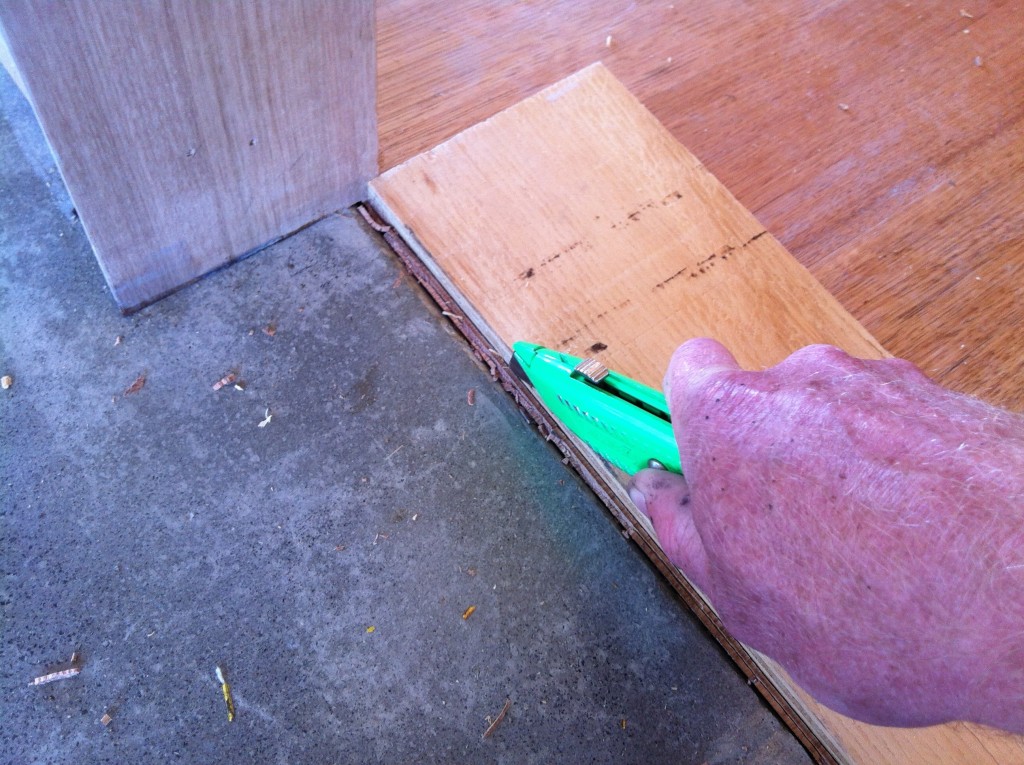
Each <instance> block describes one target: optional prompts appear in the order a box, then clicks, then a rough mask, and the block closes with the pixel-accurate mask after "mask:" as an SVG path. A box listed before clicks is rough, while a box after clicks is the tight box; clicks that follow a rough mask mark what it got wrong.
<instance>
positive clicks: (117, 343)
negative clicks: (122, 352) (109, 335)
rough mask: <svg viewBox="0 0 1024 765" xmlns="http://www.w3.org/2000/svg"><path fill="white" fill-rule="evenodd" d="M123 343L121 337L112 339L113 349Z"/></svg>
mask: <svg viewBox="0 0 1024 765" xmlns="http://www.w3.org/2000/svg"><path fill="white" fill-rule="evenodd" d="M123 342H124V337H123V336H122V335H118V336H117V337H115V338H114V347H115V348H116V347H117V346H119V345H120V344H121V343H123Z"/></svg>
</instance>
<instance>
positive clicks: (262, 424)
mask: <svg viewBox="0 0 1024 765" xmlns="http://www.w3.org/2000/svg"><path fill="white" fill-rule="evenodd" d="M273 417H274V415H272V414H271V413H270V409H267V410H266V412H264V413H263V419H262V420H260V423H259V424H258V425H257V426H256V427H257V428H265V427H267V425H269V424H270V420H271V419H273Z"/></svg>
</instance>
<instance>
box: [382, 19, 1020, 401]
mask: <svg viewBox="0 0 1024 765" xmlns="http://www.w3.org/2000/svg"><path fill="white" fill-rule="evenodd" d="M378 30H379V36H378V46H379V49H378V50H379V53H378V55H379V59H378V60H379V73H380V79H379V83H378V98H379V112H378V113H379V120H380V138H381V155H380V156H381V166H382V167H383V168H388V167H392V166H394V165H396V164H398V163H399V162H401V161H403V160H406V159H408V158H410V157H411V156H413V155H415V154H417V153H419V152H421V151H424V150H426V149H429V148H431V147H433V146H435V145H436V144H438V143H440V142H441V141H443V140H444V139H446V138H449V137H451V136H452V135H454V134H456V133H458V132H459V131H461V130H463V129H465V128H467V127H469V126H470V125H473V124H475V123H477V122H479V121H481V120H483V119H486V118H487V117H489V116H491V115H492V114H494V113H496V112H498V111H499V110H501V109H503V108H506V107H508V106H510V105H512V104H514V103H516V102H518V101H519V100H521V99H522V98H524V97H525V96H528V95H530V94H531V93H534V92H536V91H537V90H539V89H540V88H542V87H545V86H547V85H549V84H551V83H553V82H555V81H556V80H558V79H560V78H562V77H564V76H566V75H568V74H569V73H571V72H573V71H576V70H578V69H580V68H582V67H584V66H586V65H588V64H590V63H592V62H594V61H598V60H601V61H603V62H604V63H605V64H606V65H607V66H608V68H609V69H610V70H611V71H612V73H614V74H615V75H616V76H617V77H618V78H619V79H620V80H622V81H623V82H624V83H625V84H626V85H627V86H628V87H629V89H630V90H631V91H632V92H633V93H634V94H636V95H637V96H638V97H639V99H640V100H641V101H642V102H643V103H644V104H645V105H646V106H647V107H648V108H649V109H651V111H653V113H654V114H655V116H656V117H658V119H659V120H660V121H661V122H662V123H663V124H664V125H665V126H666V127H667V128H668V129H669V131H670V132H671V133H672V135H673V136H674V137H675V138H676V139H677V140H679V141H680V142H681V143H683V144H684V145H686V146H687V147H688V148H689V149H690V150H692V151H693V152H694V154H696V156H698V157H700V158H701V160H702V161H703V162H704V164H705V165H706V166H707V167H708V168H709V169H710V170H711V171H712V173H714V174H715V175H716V176H717V177H718V178H719V179H720V180H721V181H722V182H723V183H724V185H725V186H726V187H727V188H729V189H730V190H731V191H732V192H733V193H734V194H735V195H736V196H737V198H738V199H739V200H740V202H742V203H743V204H744V206H746V207H747V208H749V209H750V210H751V211H752V212H753V213H754V214H755V215H756V216H757V218H758V219H759V220H760V221H761V222H762V223H763V224H764V226H765V227H766V228H767V229H768V230H770V231H771V232H772V233H773V234H774V235H775V236H776V237H778V239H779V240H780V241H781V242H782V244H783V245H784V246H785V247H786V248H787V249H788V250H789V251H790V252H791V253H792V254H793V255H794V256H795V257H796V258H797V259H798V260H799V261H800V262H801V263H803V264H804V265H805V266H807V267H808V268H809V269H810V270H811V272H812V273H813V274H814V275H815V276H816V277H817V278H818V279H820V280H821V281H822V282H823V283H824V285H825V286H826V287H827V288H828V289H829V291H831V292H832V293H833V294H834V295H835V296H836V297H837V298H838V299H839V301H840V302H841V303H842V304H843V305H844V306H846V307H847V308H848V309H849V310H850V311H851V312H852V313H853V314H854V316H856V318H857V319H858V320H859V321H860V322H861V323H862V324H863V325H864V326H865V327H866V328H867V329H868V330H869V331H870V332H871V333H872V334H873V335H874V336H875V337H877V338H878V339H879V340H880V341H881V342H882V343H883V344H884V345H885V347H886V348H887V349H888V350H889V351H890V352H892V353H893V354H895V355H898V356H903V357H906V358H909V359H911V360H913V361H915V362H917V363H918V364H920V365H921V366H922V367H923V368H925V369H926V371H928V373H929V374H930V375H932V376H933V377H934V378H935V379H937V380H939V381H940V382H942V383H945V384H947V385H950V386H952V387H954V388H957V389H959V390H963V391H966V392H969V393H973V394H975V395H980V396H983V397H985V398H987V399H988V400H990V401H992V402H994V403H997V404H1000V405H1003V406H1007V407H1009V408H1012V409H1015V410H1017V411H1020V410H1024V353H1022V350H1024V349H1022V341H1021V340H1020V333H1019V332H1018V331H1017V327H1019V326H1021V324H1022V321H1024V300H1022V297H1024V295H1022V287H1021V286H1020V285H1021V282H1022V276H1024V214H1022V213H1024V187H1022V186H1021V184H1020V183H1019V181H1018V180H1017V179H1019V178H1020V170H1021V168H1020V164H1021V162H1022V159H1021V158H1022V157H1024V120H1022V115H1024V56H1021V55H1020V40H1021V39H1022V38H1024V14H1022V13H1021V12H1020V6H1019V4H1017V3H1015V2H1010V1H1004V2H975V3H969V4H957V5H953V4H939V3H934V4H922V3H908V2H881V3H857V2H853V1H852V0H851V1H843V2H824V3H820V2H813V0H805V1H803V2H800V1H799V0H783V1H782V2H771V3H769V2H755V3H750V2H730V1H728V0H727V1H726V2H716V3H704V4H692V3H685V2H657V3H655V2H635V3H628V4H627V3H621V2H612V1H611V0H590V1H589V2H569V0H544V1H542V2H536V3H509V4H494V3H486V2H482V0H475V1H472V2H465V1H464V2H458V1H457V0H456V1H446V2H439V1H438V0H428V1H423V0H415V1H414V0H385V2H382V3H381V4H380V6H379V8H378ZM609 38H610V39H609Z"/></svg>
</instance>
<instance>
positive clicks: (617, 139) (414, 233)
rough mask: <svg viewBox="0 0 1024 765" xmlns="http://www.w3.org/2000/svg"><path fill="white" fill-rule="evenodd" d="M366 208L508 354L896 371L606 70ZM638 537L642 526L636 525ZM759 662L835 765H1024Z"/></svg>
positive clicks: (401, 169) (1015, 745) (389, 179)
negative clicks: (809, 357)
mask: <svg viewBox="0 0 1024 765" xmlns="http://www.w3.org/2000/svg"><path fill="white" fill-rule="evenodd" d="M371 200H372V201H373V203H374V204H375V206H376V207H377V208H378V209H379V210H381V211H382V212H383V213H384V214H385V215H386V216H387V217H388V219H389V221H390V222H391V223H392V224H393V225H394V226H396V227H398V229H399V230H400V231H401V232H402V233H403V234H404V237H405V239H406V241H408V242H410V243H412V244H413V246H414V247H415V248H417V249H418V251H419V254H420V256H421V258H422V259H423V260H424V261H425V262H426V263H427V264H428V265H429V267H430V268H431V269H432V271H433V273H434V274H435V276H436V277H437V278H438V279H439V280H440V281H441V282H443V283H444V285H445V286H446V288H447V289H448V290H449V291H450V292H451V293H452V294H454V295H455V296H456V297H457V299H458V300H459V302H460V306H461V308H462V310H463V314H464V315H465V316H470V317H473V318H474V321H476V322H477V323H479V324H480V325H481V326H482V328H483V329H484V331H485V333H486V336H487V338H488V342H489V343H490V344H491V347H493V348H494V349H496V351H497V352H499V353H502V354H506V355H507V349H508V346H509V345H510V344H511V343H512V342H513V341H515V340H520V339H525V340H532V341H538V342H542V343H544V344H546V345H550V346H552V347H555V348H558V349H560V350H565V351H568V352H571V353H574V354H575V355H597V356H598V357H600V358H601V359H602V360H603V361H605V362H606V363H607V364H608V365H609V366H611V367H613V368H615V369H617V370H619V371H622V372H624V373H626V374H628V375H630V376H633V377H636V378H639V379H641V380H644V381H646V382H648V383H649V384H654V385H656V384H658V382H659V380H660V378H661V375H662V372H663V370H664V368H665V365H666V363H667V360H668V355H669V354H670V353H671V352H672V350H673V349H674V347H675V345H676V344H677V343H678V341H679V340H680V339H681V338H686V337H692V336H695V335H712V336H715V337H718V338H719V339H721V340H722V341H724V342H725V343H726V344H727V345H728V346H730V347H731V348H732V349H733V350H734V352H735V353H736V355H737V357H738V359H739V360H740V362H741V363H743V364H744V365H745V366H748V367H755V368H756V367H760V366H765V365H768V364H772V363H775V362H777V361H779V360H781V359H782V358H783V357H784V356H786V355H787V354H788V353H790V352H791V351H792V350H794V349H795V348H798V347H801V346H802V345H805V344H808V343H811V342H831V343H834V344H837V345H839V346H841V347H844V348H846V349H847V350H849V351H850V352H853V353H855V354H857V355H860V356H865V357H867V356H875V357H878V356H880V355H883V354H884V351H883V350H882V348H881V346H880V345H879V344H878V343H877V342H876V341H875V340H874V339H873V338H872V337H871V336H870V334H868V333H867V332H866V331H865V330H864V329H863V328H862V327H861V326H860V325H859V324H858V323H857V322H856V320H855V319H854V318H853V317H852V316H851V315H850V314H849V313H847V312H846V311H845V310H844V309H843V308H842V307H841V306H840V305H839V304H838V303H837V302H836V301H835V300H834V298H833V297H832V296H831V295H830V294H829V293H828V292H827V291H826V290H825V289H824V288H822V287H821V285H820V284H819V283H817V282H816V281H815V280H814V279H813V278H812V277H811V275H810V274H809V272H808V271H807V270H806V269H804V268H803V267H802V266H801V265H799V264H798V263H797V261H796V260H794V259H793V258H792V257H791V256H790V255H789V254H788V253H787V252H786V251H785V249H784V248H783V247H782V245H781V244H780V243H779V242H778V241H777V240H776V239H775V238H774V237H773V236H772V235H771V233H769V232H768V231H766V230H765V229H764V227H763V226H762V225H761V223H760V222H758V220H757V219H756V218H755V217H754V216H753V215H751V214H750V213H749V212H748V211H747V210H746V209H745V208H744V207H743V206H742V205H741V204H740V203H739V202H738V201H737V200H736V199H735V198H734V197H733V196H732V195H731V194H730V193H729V192H728V191H727V190H726V189H725V187H724V186H723V185H722V184H721V183H719V182H718V181H717V180H716V179H715V178H714V176H713V175H712V174H711V173H709V172H708V170H707V168H706V167H705V166H704V165H703V164H702V163H701V162H700V161H698V160H697V159H696V158H695V157H694V156H693V155H692V154H691V153H690V152H689V151H687V150H686V149H685V148H684V147H682V146H681V145H680V144H679V143H678V142H677V141H675V140H674V138H673V137H672V135H671V134H670V133H669V132H668V131H667V130H665V129H664V128H663V126H661V125H660V124H659V123H658V121H657V120H656V119H655V118H654V117H653V116H652V115H651V114H650V113H649V112H648V111H647V110H645V109H644V108H643V107H642V105H641V104H640V103H639V102H638V101H636V100H635V99H634V98H633V97H632V96H631V95H630V93H629V92H628V91H627V90H626V89H625V88H624V87H623V86H622V85H621V84H620V83H618V82H617V81H616V80H615V79H614V77H612V75H610V74H609V73H608V71H607V70H606V69H605V68H603V67H600V66H596V67H590V68H588V69H586V70H584V71H583V72H581V73H579V74H577V75H574V76H572V77H570V78H568V79H567V80H565V81H563V82H560V83H558V84H556V85H554V86H552V87H551V88H549V89H547V90H545V91H543V92H541V93H539V94H537V95H536V96H534V97H532V98H530V99H528V100H526V101H524V102H523V103H521V104H519V105H517V106H515V107H513V108H511V109H509V110H507V111H505V112H502V113H500V114H499V115H497V116H495V117H493V118H492V119H489V120H487V121H485V122H483V123H481V124H479V125H476V126H474V127H471V128H469V129H467V130H466V131H464V132H463V133H461V134H459V135H458V136H456V137H454V138H453V139H451V140H449V141H448V142H446V143H444V144H442V145H440V146H438V147H436V148H434V149H431V150H430V151H428V152H425V153H424V154H422V155H419V156H417V157H415V158H413V159H411V160H409V161H407V162H405V163H403V164H401V165H399V166H398V167H396V168H394V169H392V170H390V171H388V172H386V173H384V174H383V175H382V176H381V177H380V178H378V179H376V180H375V181H373V182H372V183H371ZM464 320H465V319H463V321H464ZM482 352H483V353H485V354H486V353H488V352H489V351H487V349H486V348H484V349H482ZM596 469H599V468H596ZM606 477H607V480H608V481H609V482H611V483H614V481H615V479H614V477H613V476H611V475H608V476H606ZM620 493H621V491H620ZM627 510H628V508H627ZM630 512H632V513H635V510H632V511H630ZM626 523H627V528H629V529H631V530H632V529H635V528H639V527H643V526H644V520H643V519H642V517H639V516H637V515H633V516H632V517H630V518H629V519H627V520H626ZM654 557H656V555H655V556H654ZM755 660H756V661H757V662H758V664H759V666H760V667H761V671H762V672H763V673H764V675H765V676H766V678H767V681H768V682H771V683H773V685H774V687H775V688H777V689H778V690H780V691H781V693H782V694H783V695H784V696H786V697H787V699H788V703H789V704H790V705H791V707H792V709H794V710H796V711H797V712H798V713H799V714H801V715H802V716H803V719H804V720H805V722H806V724H807V727H808V728H810V729H812V730H815V731H817V734H818V737H819V739H820V740H821V741H822V742H824V743H825V745H826V746H828V747H829V749H830V751H831V753H832V756H834V757H835V758H836V759H837V760H840V761H849V762H857V763H885V762H891V763H897V762H900V763H914V764H916V763H922V764H923V763H932V762H943V761H950V762H959V761H965V762H978V763H995V762H1021V761H1024V749H1022V748H1021V745H1020V739H1014V738H1012V737H1007V736H1004V735H1002V734H993V733H991V732H987V731H983V730H981V729H979V728H974V727H970V726H966V725H947V726H940V727H936V728H932V729H928V730H925V731H902V730H896V729H883V728H874V727H870V726H866V725H862V724H860V723H856V722H854V721H852V720H848V719H846V718H843V717H841V716H840V715H837V714H835V713H833V712H831V711H829V710H827V709H824V708H821V707H819V706H818V705H816V704H815V703H814V702H813V701H811V700H810V699H809V698H807V697H806V696H804V695H803V694H802V693H801V692H800V691H799V690H798V689H796V688H795V687H794V686H793V685H792V683H791V681H790V680H789V679H788V678H787V677H786V675H785V673H784V672H782V671H781V670H780V669H779V668H778V667H777V666H775V665H774V664H773V663H771V662H770V661H767V660H765V659H763V657H755Z"/></svg>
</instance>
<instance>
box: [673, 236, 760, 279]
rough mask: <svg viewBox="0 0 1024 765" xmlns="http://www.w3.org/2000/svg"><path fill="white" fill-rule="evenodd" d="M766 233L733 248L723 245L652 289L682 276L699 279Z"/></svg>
mask: <svg viewBox="0 0 1024 765" xmlns="http://www.w3.org/2000/svg"><path fill="white" fill-rule="evenodd" d="M767 233H768V232H767V231H759V232H758V233H756V234H754V235H753V236H752V237H750V238H749V239H748V240H747V241H745V242H743V243H742V244H740V245H738V246H734V245H731V244H726V245H723V246H722V247H721V248H719V249H718V250H717V251H716V252H712V253H711V254H710V255H708V256H707V257H706V258H704V259H702V260H698V261H697V262H696V263H695V264H694V265H692V266H684V267H683V268H680V269H679V270H678V271H676V272H675V273H673V274H672V275H670V276H669V277H668V278H666V279H662V280H661V281H660V282H658V283H657V284H655V285H654V288H653V289H656V290H657V289H664V287H665V285H666V284H668V283H669V282H671V281H673V280H675V279H678V278H679V277H680V276H682V275H683V274H689V276H690V278H691V279H699V278H700V277H701V275H702V274H706V273H708V272H709V271H711V269H712V268H714V267H715V265H716V264H717V263H719V262H721V261H725V260H728V259H729V256H730V255H732V254H733V253H735V252H739V251H742V250H743V249H745V248H746V247H747V245H749V244H752V243H753V242H756V241H757V240H758V239H760V238H761V237H762V236H764V235H765V234H767Z"/></svg>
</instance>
